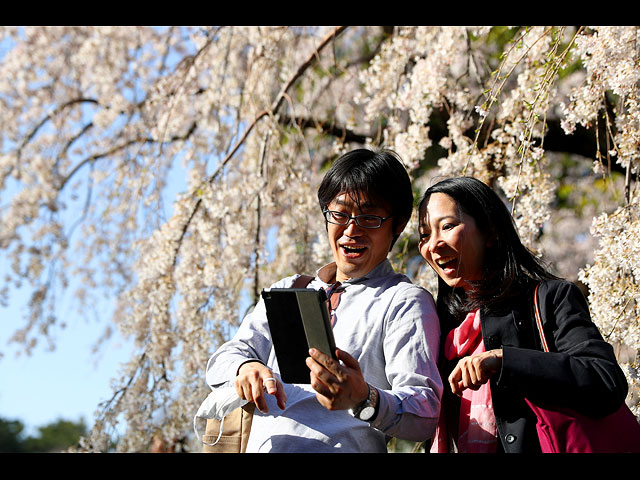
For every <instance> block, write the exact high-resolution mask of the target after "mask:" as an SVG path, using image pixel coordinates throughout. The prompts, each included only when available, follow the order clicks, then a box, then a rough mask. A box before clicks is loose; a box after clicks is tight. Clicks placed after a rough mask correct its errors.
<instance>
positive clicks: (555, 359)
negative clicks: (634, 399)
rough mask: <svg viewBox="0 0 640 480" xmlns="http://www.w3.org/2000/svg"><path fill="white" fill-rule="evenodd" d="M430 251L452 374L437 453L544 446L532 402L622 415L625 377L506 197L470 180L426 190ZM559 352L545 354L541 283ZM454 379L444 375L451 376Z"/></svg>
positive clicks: (424, 249) (575, 294) (426, 251)
mask: <svg viewBox="0 0 640 480" xmlns="http://www.w3.org/2000/svg"><path fill="white" fill-rule="evenodd" d="M419 231H420V243H419V249H420V254H421V255H422V256H423V257H424V258H425V260H426V261H427V262H428V263H429V265H430V266H431V267H432V268H433V269H434V270H435V272H436V273H437V274H438V277H439V278H438V298H437V307H438V314H439V316H440V322H441V325H442V335H443V344H442V349H441V350H442V353H441V362H442V363H441V369H442V377H443V379H445V378H448V380H449V384H450V391H449V389H448V388H445V395H444V397H443V412H442V415H441V419H440V425H439V434H438V436H437V438H436V439H435V440H434V442H433V445H432V448H431V451H432V452H454V451H459V452H539V451H540V445H539V442H538V437H537V433H536V428H535V424H536V418H535V415H534V414H533V412H532V411H531V409H530V408H529V407H528V406H527V404H526V402H525V398H528V399H530V400H532V401H537V402H548V403H549V404H553V405H557V406H567V407H571V408H573V409H575V410H577V411H580V412H581V413H584V414H588V415H591V416H602V415H606V414H609V413H612V412H614V411H616V410H617V409H618V408H619V407H620V406H621V405H622V402H623V401H624V399H625V397H626V395H627V382H626V379H625V377H624V374H623V373H622V371H621V369H620V367H619V366H618V364H617V361H616V358H615V355H614V352H613V349H612V347H611V346H610V345H609V344H608V343H606V342H605V341H604V340H603V339H602V337H601V335H600V333H599V332H598V329H597V328H596V326H595V325H594V324H593V323H592V322H591V319H590V315H589V309H588V306H587V303H586V301H585V298H584V296H583V295H582V293H581V292H580V290H579V289H578V288H577V287H576V286H575V285H573V284H572V283H569V282H567V281H564V280H561V279H558V278H556V277H554V276H553V275H551V274H550V273H549V272H548V271H547V270H546V269H545V268H544V267H543V266H542V265H541V264H540V263H539V262H538V260H537V259H536V257H535V256H534V255H532V253H531V252H530V251H529V250H527V248H526V247H524V245H523V244H522V243H521V241H520V239H519V237H518V234H517V231H516V228H515V225H514V223H513V220H512V217H511V215H510V214H509V211H508V210H507V208H506V206H505V204H504V203H503V202H502V200H501V199H500V198H499V197H498V195H497V194H496V193H495V192H494V191H493V190H491V189H490V188H489V187H487V186H486V185H485V184H484V183H482V182H480V181H478V180H476V179H473V178H469V177H459V178H451V179H447V180H444V181H442V182H439V183H437V184H436V185H434V186H432V187H430V188H429V189H427V191H426V192H425V195H424V198H423V200H422V202H421V204H420V224H419ZM538 284H540V289H539V292H538V295H539V303H540V309H541V311H542V316H543V318H545V319H546V320H545V322H546V323H545V331H546V336H547V341H548V342H549V344H550V349H551V351H552V352H557V353H545V352H543V351H541V347H540V341H539V339H538V334H537V330H536V329H535V324H534V322H533V321H532V319H533V318H534V317H533V298H534V297H533V296H534V290H535V287H536V285H538ZM445 384H446V381H445Z"/></svg>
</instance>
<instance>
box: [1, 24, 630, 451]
mask: <svg viewBox="0 0 640 480" xmlns="http://www.w3.org/2000/svg"><path fill="white" fill-rule="evenodd" d="M0 35H1V37H0V39H1V40H2V43H0V68H2V72H3V75H2V76H0V125H1V126H2V128H1V129H0V131H1V135H2V136H1V137H0V146H1V149H0V192H1V195H2V196H1V197H0V247H1V248H2V252H3V259H4V258H6V259H7V262H5V264H3V272H2V273H3V275H4V277H3V280H4V282H3V284H2V285H0V301H2V302H3V303H7V302H8V300H9V299H10V298H11V289H12V288H14V287H18V286H25V285H26V286H29V287H30V288H31V290H32V292H33V295H32V298H31V302H30V304H29V315H28V317H27V319H26V321H25V322H24V324H23V325H22V326H21V327H20V328H17V329H16V333H15V335H14V337H13V340H14V341H16V342H21V343H23V344H24V345H25V347H26V349H27V350H29V349H31V348H34V346H35V345H36V343H37V341H38V340H39V339H41V338H43V337H44V338H45V339H48V340H50V339H49V336H50V335H49V333H50V332H51V331H52V330H53V329H55V328H56V327H60V326H62V325H63V323H64V321H63V320H62V319H60V318H58V317H57V315H56V305H57V301H58V299H59V297H60V295H61V294H62V293H63V292H64V291H66V290H67V289H73V292H74V294H75V295H76V296H77V300H78V304H79V307H80V309H81V311H82V312H87V311H89V309H93V308H94V305H96V302H97V300H98V299H99V298H101V297H106V298H108V299H112V300H113V304H114V305H115V307H114V312H113V318H112V320H113V321H112V322H110V325H109V327H113V328H114V329H115V328H117V330H118V332H119V333H120V334H121V335H124V336H125V337H127V338H129V339H131V340H132V341H133V342H134V346H135V351H134V353H133V356H132V358H131V360H130V361H129V362H128V363H127V364H125V365H123V366H122V370H121V374H120V375H119V376H118V377H117V378H115V379H114V380H113V392H114V394H113V397H112V398H111V399H108V400H106V401H105V402H104V403H103V404H102V405H100V406H99V408H98V410H97V412H96V419H95V426H94V428H93V429H92V431H91V433H90V435H88V436H87V438H85V439H83V443H82V446H81V450H87V451H90V450H96V451H104V450H107V449H108V448H109V442H110V440H111V439H112V438H113V436H114V435H115V432H116V430H117V427H118V426H121V425H124V427H125V431H124V433H121V434H119V438H118V442H117V449H118V450H120V451H146V450H148V449H149V446H150V444H151V440H152V439H153V438H161V439H163V440H164V441H165V442H168V443H173V444H180V445H182V447H183V448H185V449H186V450H189V451H193V450H199V449H200V446H199V445H198V443H197V441H196V440H195V439H194V438H193V435H191V434H190V432H191V421H192V415H193V413H194V412H195V411H196V409H197V406H198V405H199V403H200V402H201V401H202V399H203V398H204V396H205V395H206V394H207V387H206V385H204V368H205V366H206V361H207V359H208V357H209V356H210V355H211V353H212V352H213V351H214V350H215V349H216V348H217V347H218V346H219V345H220V344H221V343H223V342H224V341H226V340H227V339H228V338H230V336H231V335H232V334H233V332H234V330H235V328H236V327H237V326H238V324H239V322H240V321H241V319H242V317H243V316H244V315H245V313H246V312H247V311H248V310H249V309H250V308H252V306H253V304H254V303H255V301H256V298H257V295H259V292H260V290H261V289H262V288H263V287H265V286H268V285H269V284H271V283H272V282H274V281H276V280H278V279H280V278H282V277H284V276H288V275H292V274H294V273H313V272H314V271H315V270H316V269H317V268H318V267H319V266H321V265H322V264H323V263H325V262H327V261H328V260H329V259H330V252H329V249H328V245H327V242H326V237H325V235H326V234H325V229H324V222H323V220H322V217H321V215H320V211H319V207H318V205H317V199H316V190H317V186H318V183H319V181H320V179H321V177H322V174H323V173H324V171H325V169H326V167H327V164H328V163H330V162H331V161H332V160H333V159H335V158H336V157H337V156H338V155H339V154H340V153H343V152H345V151H347V150H350V149H352V148H356V147H359V146H363V145H364V146H371V147H377V146H384V147H388V148H391V149H394V150H395V151H396V152H397V153H398V154H399V155H400V156H401V158H402V159H403V161H404V162H405V165H406V167H407V169H408V171H409V172H410V174H411V176H412V179H413V181H414V188H415V191H416V195H417V196H418V195H420V193H421V192H422V191H424V189H425V188H426V186H427V185H429V184H431V183H432V182H433V181H435V180H437V179H438V178H440V177H442V176H449V175H461V174H464V175H473V176H475V177H478V178H480V179H481V180H483V181H485V182H486V183H488V184H490V185H491V186H493V187H494V188H496V190H497V191H499V192H500V194H501V195H503V196H504V198H505V201H506V202H507V203H508V204H509V207H510V208H511V209H512V212H513V214H514V218H515V220H516V223H517V225H518V228H519V230H520V233H521V235H522V238H523V239H524V240H525V242H526V243H527V244H528V245H529V246H530V247H531V248H532V249H535V250H536V251H538V252H539V253H540V254H541V255H542V256H543V258H544V259H545V260H551V261H552V263H554V264H555V265H557V266H558V267H559V268H561V270H562V271H572V272H574V273H573V274H574V275H575V272H577V270H578V269H579V268H580V267H583V266H585V264H587V263H588V262H592V263H590V264H589V265H587V267H586V268H585V269H584V270H583V271H582V273H581V279H582V281H583V282H584V283H585V284H586V285H587V286H588V287H589V292H590V297H589V301H590V305H591V307H592V310H593V314H594V318H595V319H596V321H597V322H598V325H599V326H601V328H602V329H603V331H604V332H606V334H607V335H609V338H610V339H611V340H612V341H615V342H618V343H623V344H624V345H626V346H628V347H629V348H635V349H638V346H639V345H638V322H637V306H636V301H635V299H636V298H639V297H638V292H637V290H638V280H637V278H638V277H637V274H638V269H639V267H638V264H637V259H638V258H640V255H638V253H640V252H638V251H637V250H638V247H637V242H634V241H633V240H634V239H635V238H637V233H638V231H637V230H638V228H640V227H639V223H638V196H637V194H636V192H635V191H634V189H633V188H632V187H633V185H632V184H631V182H630V181H629V182H626V184H625V182H624V181H622V184H623V185H622V187H620V188H622V189H623V190H624V188H625V187H627V191H629V193H628V195H627V197H626V201H625V200H620V199H622V198H623V197H624V195H620V196H619V197H618V199H617V200H616V201H615V202H614V201H613V200H615V198H616V197H615V195H612V194H609V193H607V195H604V194H601V193H599V192H595V193H594V192H593V191H592V189H593V187H594V186H595V183H596V180H594V179H596V178H597V181H598V182H601V181H603V180H602V179H601V178H600V176H598V177H596V176H595V174H594V173H593V172H592V171H591V166H592V165H591V164H590V165H589V167H590V168H589V175H592V177H588V176H585V175H584V173H580V174H577V175H576V177H578V176H579V182H578V184H579V188H578V187H576V188H575V189H574V190H573V192H574V196H572V197H571V198H572V202H574V203H572V204H571V205H581V203H580V198H582V197H580V195H584V196H585V197H589V199H590V201H591V203H590V204H589V208H585V207H580V208H581V212H582V213H581V215H580V216H575V215H568V214H567V212H568V211H569V210H568V209H564V210H558V209H557V206H556V202H557V198H558V191H559V189H560V188H562V187H563V186H564V185H566V184H564V183H562V182H561V181H560V179H561V177H562V175H566V173H563V174H561V173H559V172H560V171H562V169H563V168H564V167H562V165H561V164H562V162H563V160H562V158H563V156H562V154H561V153H555V154H553V153H551V152H548V151H547V149H546V147H545V143H544V137H545V133H546V127H547V125H546V120H547V119H548V118H550V117H554V118H559V120H561V121H562V122H563V124H562V125H563V127H564V128H565V131H566V132H567V134H572V132H574V131H575V130H576V126H578V125H580V126H582V127H589V128H592V127H593V126H594V125H596V124H597V123H598V122H601V123H602V122H606V124H607V125H608V126H609V127H610V130H611V132H612V134H611V136H610V138H609V139H610V141H611V142H612V144H611V147H610V148H609V152H608V155H609V156H610V157H611V158H614V159H615V161H616V162H619V165H620V167H621V168H623V169H624V168H627V167H629V171H630V173H631V174H633V175H635V174H636V173H637V166H638V157H637V155H638V135H639V128H638V127H639V125H638V118H639V117H638V112H637V106H638V104H637V98H638V97H637V87H638V65H637V62H636V60H635V59H636V58H637V53H638V52H637V46H636V44H637V42H636V40H637V35H638V33H637V29H636V28H635V27H615V28H614V27H607V28H596V27H589V28H583V29H580V30H576V29H575V28H573V27H571V28H569V27H566V28H565V27H544V26H535V27H521V28H507V27H393V30H389V29H388V28H387V29H385V28H383V27H346V28H345V27H188V28H185V27H163V28H155V27H136V28H133V27H129V28H125V27H55V28H54V27H50V28H43V27H30V28H3V29H1V30H0ZM578 60H580V61H581V62H582V64H581V65H580V66H579V67H577V68H575V69H573V70H571V71H569V70H568V69H567V71H566V72H565V70H564V69H565V68H566V67H567V66H569V65H572V62H577V61H578ZM607 96H609V97H607ZM607 98H608V99H609V100H608V101H612V100H611V99H612V98H615V99H616V100H615V101H616V102H617V103H616V109H614V110H615V112H613V110H611V113H610V118H607V119H606V120H603V119H602V112H603V111H604V110H603V109H604V106H605V100H606V99H607ZM617 99H619V100H617ZM434 119H439V120H440V121H441V124H439V125H435V124H434ZM434 151H437V152H444V153H443V154H442V155H434V154H433V152H434ZM594 155H595V152H594ZM581 161H582V162H583V163H584V160H581ZM587 162H589V161H588V160H587ZM596 165H599V166H602V165H604V160H603V159H602V158H597V162H596ZM571 175H573V173H571ZM598 175H602V174H601V173H599V174H598ZM576 177H574V176H571V178H576ZM592 183H593V184H594V185H591V184H592ZM608 184H610V185H612V186H613V187H612V188H618V187H619V185H620V184H621V181H620V177H616V179H615V181H611V182H609V183H608ZM605 197H606V198H605ZM572 208H573V207H572ZM576 208H577V207H576ZM594 217H597V218H596V220H595V221H594V223H593V234H592V236H590V235H589V231H588V230H589V226H590V224H591V219H592V218H594ZM562 225H565V226H562ZM566 225H571V227H566ZM416 231H417V218H416V217H415V215H414V218H413V219H412V221H411V222H410V224H409V225H408V227H407V229H406V230H405V233H404V235H403V236H402V237H401V239H400V240H399V241H398V242H397V246H396V248H395V250H394V252H393V254H392V256H391V258H392V261H393V263H394V265H395V266H397V268H399V269H400V270H406V271H407V272H411V273H412V275H413V277H414V279H415V280H416V281H418V282H420V283H422V284H424V285H425V286H427V288H429V289H431V290H432V291H434V292H435V291H436V286H435V278H434V276H433V275H432V272H430V271H429V270H428V269H425V268H424V264H423V263H421V261H420V260H419V257H417V252H416V251H415V249H414V246H415V236H416ZM579 234H582V236H583V237H584V238H585V239H586V240H585V242H584V245H583V246H582V248H580V249H578V248H574V247H572V246H571V245H570V244H569V245H566V244H567V243H569V242H573V240H574V239H575V238H576V237H577V235H579ZM594 238H597V239H599V241H600V246H599V248H598V250H597V251H596V252H595V253H594V252H592V251H590V250H591V249H592V246H593V241H594ZM550 239H553V240H550ZM559 245H564V246H565V247H564V251H563V250H562V249H561V248H558V246H559ZM566 250H571V255H568V254H567V252H566ZM569 259H572V261H571V262H569ZM561 261H564V263H562V262H561ZM87 315H88V314H87ZM107 333H108V332H105V335H106V334H107ZM625 368H626V369H627V371H628V372H630V373H629V378H630V383H631V384H632V385H634V388H637V385H638V376H637V371H638V367H637V364H632V363H630V362H627V364H625ZM634 372H635V373H634ZM635 401H636V402H637V400H635Z"/></svg>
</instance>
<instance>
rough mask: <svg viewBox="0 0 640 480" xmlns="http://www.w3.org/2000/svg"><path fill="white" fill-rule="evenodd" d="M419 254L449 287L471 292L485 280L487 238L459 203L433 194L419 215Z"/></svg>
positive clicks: (447, 196)
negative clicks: (474, 283)
mask: <svg viewBox="0 0 640 480" xmlns="http://www.w3.org/2000/svg"><path fill="white" fill-rule="evenodd" d="M419 232H420V243H419V249H420V254H421V255H422V256H423V257H424V259H425V260H426V261H427V263H429V265H431V268H433V269H434V270H435V272H436V273H437V274H438V275H439V276H440V278H442V279H443V280H444V281H445V282H446V284H447V285H449V286H450V287H460V288H464V289H467V288H469V284H468V282H469V281H470V280H471V281H477V280H480V279H481V278H482V264H483V261H484V252H485V249H486V247H487V239H486V235H485V234H484V233H483V232H481V231H480V230H479V229H478V228H477V227H476V222H475V220H474V219H473V218H472V217H471V216H469V215H466V214H464V213H463V212H462V211H461V209H460V208H458V204H457V203H456V201H455V200H454V199H453V198H451V197H450V196H449V195H447V194H444V193H434V194H432V195H431V196H430V197H429V200H428V201H427V204H426V207H423V208H422V210H421V212H420V224H419Z"/></svg>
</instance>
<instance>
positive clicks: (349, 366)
mask: <svg viewBox="0 0 640 480" xmlns="http://www.w3.org/2000/svg"><path fill="white" fill-rule="evenodd" d="M309 355H310V356H309V357H308V358H307V366H308V367H309V370H311V386H312V387H313V389H314V390H315V391H316V392H317V393H316V398H317V399H318V401H319V402H320V404H321V405H323V406H324V407H325V408H327V409H328V410H346V409H349V408H354V407H356V406H358V405H360V404H361V403H362V402H364V401H365V400H366V399H367V397H368V395H369V387H368V385H367V383H366V382H365V381H364V377H363V376H362V370H360V364H359V363H358V361H357V360H356V359H355V358H353V357H352V356H351V355H349V354H348V353H347V352H345V351H342V350H340V349H336V356H337V357H338V360H334V359H333V358H331V357H329V356H328V355H325V354H324V353H322V352H320V351H318V350H316V349H313V348H312V349H311V350H309ZM340 361H342V364H341V363H340Z"/></svg>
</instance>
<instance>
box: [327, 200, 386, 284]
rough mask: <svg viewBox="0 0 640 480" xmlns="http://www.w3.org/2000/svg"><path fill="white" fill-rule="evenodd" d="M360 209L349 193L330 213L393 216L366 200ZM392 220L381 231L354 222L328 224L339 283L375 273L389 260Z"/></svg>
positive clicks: (332, 203)
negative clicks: (372, 271)
mask: <svg viewBox="0 0 640 480" xmlns="http://www.w3.org/2000/svg"><path fill="white" fill-rule="evenodd" d="M360 200H361V201H360V206H358V204H357V203H356V202H355V201H354V199H353V198H351V196H350V195H349V194H348V193H341V194H339V195H337V196H336V197H335V198H334V199H333V201H332V202H331V203H330V204H329V206H328V207H327V209H328V210H332V211H337V212H341V213H345V214H347V215H349V216H351V217H355V216H356V215H378V216H380V217H382V218H386V217H388V216H389V215H391V209H390V208H389V207H388V206H387V205H380V204H374V203H372V202H369V200H368V199H367V198H361V199H360ZM393 220H394V219H393V218H390V219H389V220H387V221H385V222H382V225H381V226H380V227H379V228H364V227H361V226H359V225H358V224H357V223H356V221H355V220H351V221H349V223H348V224H347V225H335V224H333V223H328V224H327V231H328V235H329V243H330V245H331V250H332V252H333V258H334V259H335V262H336V264H337V267H338V270H337V273H336V281H339V282H343V281H345V280H348V279H350V278H358V277H362V276H364V275H366V274H367V273H369V272H370V271H371V270H373V269H374V268H375V267H376V266H377V265H378V264H379V263H380V262H382V261H383V260H384V259H385V258H387V254H388V253H389V248H390V247H391V241H392V239H393V233H394V232H393V223H394V222H393Z"/></svg>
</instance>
